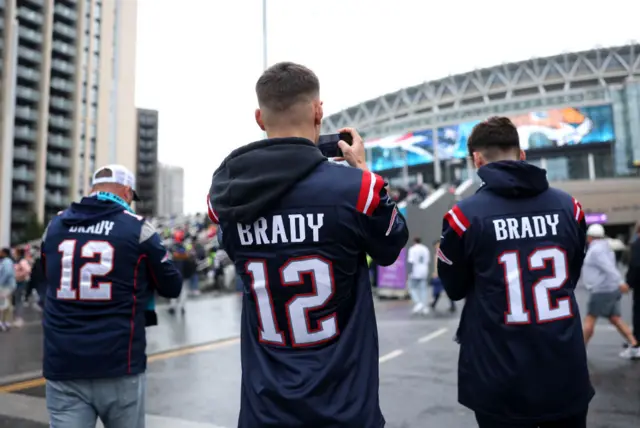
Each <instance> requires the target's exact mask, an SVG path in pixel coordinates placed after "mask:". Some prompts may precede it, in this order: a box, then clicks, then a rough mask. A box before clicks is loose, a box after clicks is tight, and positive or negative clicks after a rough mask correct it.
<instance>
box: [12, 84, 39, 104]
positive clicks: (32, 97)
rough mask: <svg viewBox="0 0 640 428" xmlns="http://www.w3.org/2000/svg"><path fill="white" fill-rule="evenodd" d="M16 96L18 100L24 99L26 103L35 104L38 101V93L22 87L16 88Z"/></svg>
mask: <svg viewBox="0 0 640 428" xmlns="http://www.w3.org/2000/svg"><path fill="white" fill-rule="evenodd" d="M16 94H17V95H18V97H19V98H24V99H25V100H27V101H32V102H34V103H37V102H38V101H40V93H39V92H38V91H36V90H35V89H31V88H25V87H24V86H18V87H17V88H16Z"/></svg>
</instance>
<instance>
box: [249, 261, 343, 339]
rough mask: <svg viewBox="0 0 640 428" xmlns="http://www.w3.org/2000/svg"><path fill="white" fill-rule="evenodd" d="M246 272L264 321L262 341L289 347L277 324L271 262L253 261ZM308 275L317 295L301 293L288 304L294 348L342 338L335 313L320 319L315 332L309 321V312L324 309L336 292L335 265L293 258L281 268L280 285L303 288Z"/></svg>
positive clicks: (285, 305)
mask: <svg viewBox="0 0 640 428" xmlns="http://www.w3.org/2000/svg"><path fill="white" fill-rule="evenodd" d="M246 271H247V273H248V274H249V275H250V276H251V289H252V291H253V294H254V298H255V300H256V309H257V313H258V314H257V315H258V319H259V322H260V331H259V338H260V342H262V343H267V344H271V345H280V346H286V342H285V337H284V334H283V333H282V331H281V330H280V328H279V327H278V325H277V320H276V316H275V309H274V305H273V298H272V296H271V290H270V288H269V279H268V272H267V262H266V261H263V260H253V261H249V262H248V263H247V265H246ZM304 274H308V275H310V276H311V281H312V282H313V292H312V293H305V294H298V295H296V296H294V297H293V298H291V299H290V300H289V301H288V302H287V303H285V304H284V309H285V312H286V316H287V321H288V324H289V333H290V335H291V341H292V343H291V346H293V347H305V346H314V345H319V344H321V343H325V342H327V341H329V340H331V339H333V338H335V337H336V336H337V335H338V320H337V316H336V314H335V313H333V314H330V315H328V316H326V317H324V318H322V319H319V320H318V321H317V324H318V327H317V328H315V329H314V328H312V327H311V323H310V320H309V311H310V310H314V309H315V310H318V309H321V308H322V307H323V306H324V305H326V304H327V302H329V300H330V299H331V297H332V296H333V293H334V291H335V283H334V280H333V268H332V266H331V262H329V261H328V260H325V259H323V258H321V257H302V258H292V259H289V260H288V261H287V262H286V263H285V264H284V265H282V267H281V268H280V284H281V285H283V286H285V287H295V286H299V285H302V284H303V281H304V278H303V275H304Z"/></svg>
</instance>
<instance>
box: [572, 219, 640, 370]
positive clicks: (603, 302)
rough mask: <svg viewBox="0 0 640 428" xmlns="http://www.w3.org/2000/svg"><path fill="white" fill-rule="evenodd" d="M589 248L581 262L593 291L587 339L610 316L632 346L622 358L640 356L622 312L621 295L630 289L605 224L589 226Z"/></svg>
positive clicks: (585, 331) (587, 322)
mask: <svg viewBox="0 0 640 428" xmlns="http://www.w3.org/2000/svg"><path fill="white" fill-rule="evenodd" d="M587 242H588V244H589V249H588V250H587V254H586V256H585V258H584V264H583V265H582V281H583V283H584V285H585V287H586V288H587V290H589V291H590V292H591V295H590V296H589V306H588V311H587V316H586V317H585V318H584V323H583V326H582V328H583V332H584V342H585V344H587V343H589V340H590V339H591V337H592V336H593V332H594V329H595V325H596V321H597V320H598V318H600V317H602V318H608V319H609V322H610V323H611V324H613V325H614V326H615V327H616V329H617V330H618V332H620V334H621V335H622V337H624V338H625V340H626V341H627V343H628V344H629V346H628V347H627V348H626V349H625V350H624V351H622V353H621V354H620V356H621V357H622V358H628V359H636V358H640V346H639V345H638V341H637V340H636V338H635V337H634V336H633V333H631V329H630V328H629V326H628V325H627V323H625V322H624V321H623V320H622V317H621V316H620V298H621V297H622V294H623V293H627V292H628V291H629V286H628V285H627V284H626V283H625V282H624V280H623V279H622V275H620V272H619V271H618V268H617V267H616V257H615V254H614V253H613V250H612V249H611V246H610V245H609V242H607V239H606V235H605V231H604V227H602V225H600V224H592V225H591V226H589V228H588V229H587Z"/></svg>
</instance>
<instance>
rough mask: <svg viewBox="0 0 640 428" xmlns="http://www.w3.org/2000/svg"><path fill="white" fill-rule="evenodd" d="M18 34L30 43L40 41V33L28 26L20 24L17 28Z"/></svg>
mask: <svg viewBox="0 0 640 428" xmlns="http://www.w3.org/2000/svg"><path fill="white" fill-rule="evenodd" d="M21 10H22V9H21ZM18 34H19V35H20V38H22V39H25V40H28V41H30V42H32V43H36V44H41V43H42V33H39V32H37V31H34V30H32V29H30V28H27V27H22V26H20V27H19V28H18Z"/></svg>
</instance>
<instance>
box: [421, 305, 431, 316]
mask: <svg viewBox="0 0 640 428" xmlns="http://www.w3.org/2000/svg"><path fill="white" fill-rule="evenodd" d="M429 312H430V311H429V306H425V307H423V308H422V311H421V313H422V315H429Z"/></svg>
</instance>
